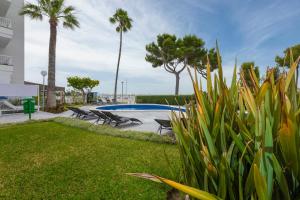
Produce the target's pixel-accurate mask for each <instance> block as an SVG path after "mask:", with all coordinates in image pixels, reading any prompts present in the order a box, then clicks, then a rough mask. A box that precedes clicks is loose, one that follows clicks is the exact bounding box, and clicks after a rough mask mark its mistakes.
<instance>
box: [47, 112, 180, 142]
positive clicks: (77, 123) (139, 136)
mask: <svg viewBox="0 0 300 200" xmlns="http://www.w3.org/2000/svg"><path fill="white" fill-rule="evenodd" d="M52 120H53V121H55V122H58V123H60V124H64V125H68V126H72V127H77V128H81V129H83V130H89V131H92V132H95V133H98V134H101V135H109V136H114V137H121V138H129V139H134V140H142V141H151V142H157V143H167V144H174V143H175V140H174V138H172V137H170V136H168V135H164V136H160V135H158V134H156V133H153V132H141V131H125V130H120V129H118V128H114V127H111V126H109V125H102V124H100V125H95V124H91V123H90V122H87V121H84V120H80V119H75V118H67V117H57V118H54V119H52Z"/></svg>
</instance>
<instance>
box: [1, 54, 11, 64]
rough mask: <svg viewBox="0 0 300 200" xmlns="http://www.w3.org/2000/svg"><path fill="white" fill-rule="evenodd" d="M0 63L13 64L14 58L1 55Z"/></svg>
mask: <svg viewBox="0 0 300 200" xmlns="http://www.w3.org/2000/svg"><path fill="white" fill-rule="evenodd" d="M0 65H8V66H13V60H12V57H11V56H5V55H0Z"/></svg>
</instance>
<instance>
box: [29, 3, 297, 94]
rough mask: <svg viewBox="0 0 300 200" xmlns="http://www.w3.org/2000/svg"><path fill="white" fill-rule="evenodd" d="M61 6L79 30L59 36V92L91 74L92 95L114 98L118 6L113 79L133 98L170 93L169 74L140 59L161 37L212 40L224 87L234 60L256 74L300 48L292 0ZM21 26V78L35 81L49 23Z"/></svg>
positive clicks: (187, 85) (185, 86) (184, 78)
mask: <svg viewBox="0 0 300 200" xmlns="http://www.w3.org/2000/svg"><path fill="white" fill-rule="evenodd" d="M29 2H35V1H34V0H29ZM67 4H72V5H74V6H75V7H76V8H77V10H78V11H77V12H78V18H79V21H80V23H81V28H80V29H77V30H75V31H70V30H63V29H62V28H59V30H58V44H57V81H56V84H57V85H60V86H66V85H67V83H66V77H68V76H75V75H77V76H90V77H92V78H94V79H98V80H100V86H99V87H97V88H96V89H95V90H96V91H97V92H99V93H112V92H113V84H114V77H115V70H116V62H117V56H118V43H119V41H118V39H119V36H118V34H117V33H116V32H115V28H114V27H113V26H112V25H111V24H110V23H109V21H108V18H109V17H110V16H111V15H113V14H114V12H115V10H116V9H117V8H123V9H126V10H127V11H128V13H129V15H130V17H131V18H132V19H133V21H134V22H133V28H132V30H131V31H130V32H128V33H126V34H125V36H124V37H125V38H124V48H123V54H122V58H121V66H120V79H119V80H120V82H121V81H122V80H124V81H125V80H127V82H128V92H129V93H132V94H173V93H174V88H175V77H174V75H173V74H169V73H167V72H166V71H164V70H163V69H162V68H161V69H160V68H155V69H154V68H152V67H151V65H150V64H149V63H147V62H146V61H145V59H144V58H145V54H146V51H145V45H146V44H148V43H150V42H152V41H155V39H156V36H157V35H158V34H161V33H171V34H176V35H178V36H184V35H186V34H195V35H197V36H198V37H200V38H202V39H203V40H204V41H205V42H206V47H207V48H211V47H214V45H215V41H216V40H218V42H219V46H220V49H221V53H222V60H223V66H224V71H225V76H226V79H227V80H228V81H230V79H231V76H232V70H233V65H234V60H235V58H236V57H237V60H238V64H240V63H242V62H244V61H255V63H256V65H258V66H260V70H261V74H262V73H263V72H264V70H265V68H266V67H267V66H273V65H275V62H274V57H275V55H280V54H281V53H282V51H283V50H284V49H285V48H286V47H288V46H290V45H293V44H296V43H300V41H299V35H300V28H299V18H300V9H299V8H300V1H299V0H285V1H283V0H151V1H150V0H76V1H72V0H67ZM25 27H26V28H25V30H26V32H25V38H26V39H25V41H26V42H25V52H26V53H25V54H26V56H25V58H26V60H25V63H26V66H25V67H26V68H25V79H26V80H28V81H35V82H41V75H40V71H41V70H44V69H47V56H48V41H49V27H48V22H47V20H44V21H43V22H37V21H31V20H29V19H28V18H26V25H25ZM120 84H121V83H120ZM119 91H120V87H119ZM180 93H182V94H189V93H192V86H191V82H190V78H189V76H188V74H187V73H186V72H184V73H182V74H181V80H180Z"/></svg>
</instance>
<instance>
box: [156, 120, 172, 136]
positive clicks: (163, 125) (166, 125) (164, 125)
mask: <svg viewBox="0 0 300 200" xmlns="http://www.w3.org/2000/svg"><path fill="white" fill-rule="evenodd" d="M154 120H155V121H156V122H157V123H158V124H159V128H158V130H157V131H158V132H159V134H160V135H161V132H162V130H163V129H165V130H172V124H171V121H170V120H165V119H154Z"/></svg>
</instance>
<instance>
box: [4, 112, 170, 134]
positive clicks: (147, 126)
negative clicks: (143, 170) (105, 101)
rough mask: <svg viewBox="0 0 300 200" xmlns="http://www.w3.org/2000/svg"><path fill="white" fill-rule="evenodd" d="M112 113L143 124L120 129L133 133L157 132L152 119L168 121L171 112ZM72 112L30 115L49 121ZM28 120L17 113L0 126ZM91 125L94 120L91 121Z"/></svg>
mask: <svg viewBox="0 0 300 200" xmlns="http://www.w3.org/2000/svg"><path fill="white" fill-rule="evenodd" d="M93 108H94V107H90V106H89V107H83V108H82V109H85V110H89V109H93ZM112 113H114V114H117V115H120V116H124V117H134V118H137V119H139V120H141V121H142V122H143V124H141V125H125V126H122V127H120V129H122V130H135V131H150V132H157V129H158V124H157V123H156V122H155V121H154V119H169V118H170V115H171V112H170V111H112ZM71 114H72V112H71V111H66V112H64V113H60V114H52V113H46V112H36V113H34V114H32V119H33V120H41V119H51V118H55V117H71ZM27 120H28V115H25V114H22V113H18V114H9V115H3V116H0V124H5V123H19V122H25V121H27ZM90 122H91V123H93V122H95V120H91V121H90Z"/></svg>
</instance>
